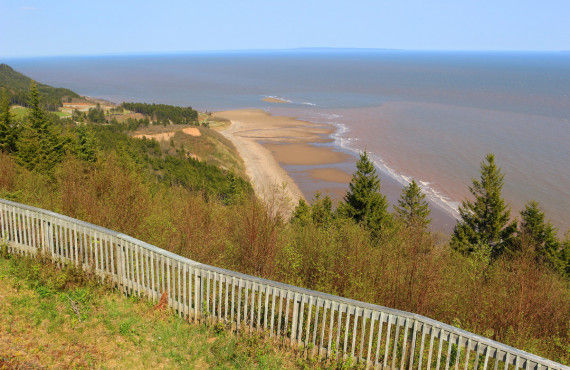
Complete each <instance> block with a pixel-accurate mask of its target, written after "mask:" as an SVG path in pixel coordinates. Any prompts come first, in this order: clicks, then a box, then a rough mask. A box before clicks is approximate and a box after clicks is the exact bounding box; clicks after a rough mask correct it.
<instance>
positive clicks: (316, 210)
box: [311, 192, 333, 226]
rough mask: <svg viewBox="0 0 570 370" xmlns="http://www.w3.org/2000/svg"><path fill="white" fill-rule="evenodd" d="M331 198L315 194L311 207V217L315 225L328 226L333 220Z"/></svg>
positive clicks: (318, 193)
mask: <svg viewBox="0 0 570 370" xmlns="http://www.w3.org/2000/svg"><path fill="white" fill-rule="evenodd" d="M332 205H333V204H332V200H331V198H330V197H329V196H328V195H326V196H324V197H323V196H321V193H320V192H317V193H316V194H315V197H314V199H313V203H312V205H311V217H312V219H313V223H315V225H319V226H328V225H330V223H331V222H332V220H333V208H332Z"/></svg>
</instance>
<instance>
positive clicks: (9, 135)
mask: <svg viewBox="0 0 570 370" xmlns="http://www.w3.org/2000/svg"><path fill="white" fill-rule="evenodd" d="M17 138H18V130H17V126H16V123H15V122H14V120H13V119H12V113H11V112H10V98H9V96H8V94H6V93H3V94H2V97H1V101H0V150H2V151H5V152H14V151H16V141H17Z"/></svg>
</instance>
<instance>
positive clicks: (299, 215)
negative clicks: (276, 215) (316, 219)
mask: <svg viewBox="0 0 570 370" xmlns="http://www.w3.org/2000/svg"><path fill="white" fill-rule="evenodd" d="M310 221H311V208H310V207H309V205H308V204H307V202H306V201H305V199H303V198H301V199H299V203H297V206H296V207H295V210H294V211H293V216H292V217H291V222H293V223H298V224H300V225H303V226H304V225H307V224H308V223H309V222H310Z"/></svg>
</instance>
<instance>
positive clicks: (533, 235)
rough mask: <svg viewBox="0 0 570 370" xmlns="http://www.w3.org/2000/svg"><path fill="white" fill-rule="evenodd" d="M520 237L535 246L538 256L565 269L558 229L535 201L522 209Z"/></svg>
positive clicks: (552, 264)
mask: <svg viewBox="0 0 570 370" xmlns="http://www.w3.org/2000/svg"><path fill="white" fill-rule="evenodd" d="M519 238H520V239H523V238H526V240H528V241H529V242H530V243H531V244H532V245H533V246H534V248H535V251H536V254H537V257H538V258H540V259H542V260H544V261H546V262H547V263H548V264H549V265H551V266H552V267H553V268H555V269H556V270H558V271H561V272H562V271H563V270H564V268H565V266H564V262H563V259H562V256H561V248H560V247H561V244H560V242H559V241H558V239H557V237H556V229H555V228H554V227H553V226H552V224H551V223H550V222H548V221H545V219H544V212H542V210H541V209H540V208H539V207H538V203H537V202H535V201H531V202H529V203H528V204H527V205H526V206H525V209H523V210H522V211H521V227H520V230H519Z"/></svg>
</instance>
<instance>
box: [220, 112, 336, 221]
mask: <svg viewBox="0 0 570 370" xmlns="http://www.w3.org/2000/svg"><path fill="white" fill-rule="evenodd" d="M213 115H214V117H217V118H224V119H228V120H229V121H230V122H231V124H230V125H229V126H228V127H226V128H225V129H223V130H221V131H220V132H221V133H222V134H223V135H224V136H225V137H226V138H228V139H229V140H230V141H231V142H232V143H233V144H234V145H235V147H236V149H237V151H238V153H239V155H240V156H241V157H242V159H243V161H244V164H245V167H246V174H247V175H248V177H249V178H250V181H251V183H252V186H253V188H254V190H255V193H256V194H257V195H258V196H259V197H260V198H261V199H262V200H263V201H265V202H266V203H267V204H268V205H270V206H271V207H274V208H276V209H275V210H276V211H278V212H281V213H282V214H283V215H285V216H289V215H290V214H291V213H292V211H293V210H294V208H295V206H296V205H297V203H298V201H299V200H300V199H305V196H304V194H303V192H302V191H301V189H300V188H299V186H298V184H297V182H295V181H294V180H293V178H292V177H291V176H290V174H289V173H288V171H287V170H286V169H285V168H283V166H282V163H283V162H290V163H296V162H298V161H300V160H305V159H306V158H308V157H310V156H312V155H315V152H318V153H319V154H320V158H323V157H326V156H328V155H334V153H335V152H334V151H333V150H331V149H323V148H318V147H315V146H313V145H311V144H314V143H322V142H326V141H328V140H327V139H325V138H324V137H323V136H325V135H327V136H328V135H330V134H331V133H332V132H333V131H334V129H333V128H332V127H331V126H330V125H323V124H315V123H312V122H307V121H301V120H297V119H294V118H289V117H282V116H273V115H271V114H269V113H267V112H265V111H263V110H261V109H238V110H230V111H221V112H215V113H213ZM288 146H291V147H288ZM337 155H341V156H342V155H344V154H343V153H341V152H339V153H338V154H337Z"/></svg>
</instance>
